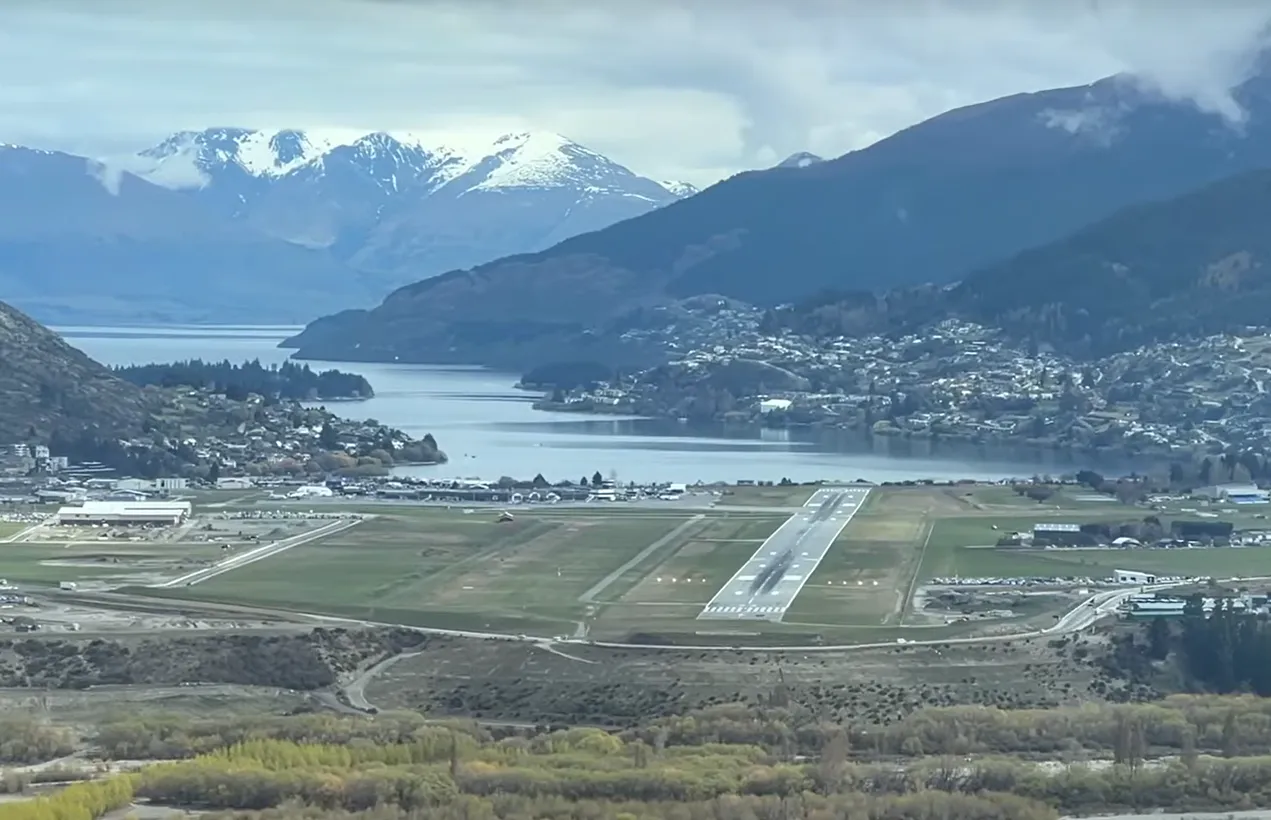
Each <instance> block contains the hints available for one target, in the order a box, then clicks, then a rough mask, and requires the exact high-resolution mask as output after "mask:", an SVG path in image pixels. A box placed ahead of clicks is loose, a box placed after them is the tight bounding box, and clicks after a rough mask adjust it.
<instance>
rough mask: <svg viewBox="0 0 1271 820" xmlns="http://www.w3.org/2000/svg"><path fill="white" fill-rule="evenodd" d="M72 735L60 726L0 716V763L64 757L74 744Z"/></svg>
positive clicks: (30, 761)
mask: <svg viewBox="0 0 1271 820" xmlns="http://www.w3.org/2000/svg"><path fill="white" fill-rule="evenodd" d="M74 742H75V737H74V736H73V735H72V734H71V733H70V732H69V731H67V730H66V729H64V728H62V727H60V726H50V725H48V724H46V723H41V722H38V721H34V720H30V719H28V718H18V717H5V718H0V763H7V764H15V765H19V766H21V765H25V764H28V763H41V762H43V761H45V760H53V759H55V758H59V757H64V756H65V755H68V754H70V753H71V752H72V751H73V750H74V748H75V746H74Z"/></svg>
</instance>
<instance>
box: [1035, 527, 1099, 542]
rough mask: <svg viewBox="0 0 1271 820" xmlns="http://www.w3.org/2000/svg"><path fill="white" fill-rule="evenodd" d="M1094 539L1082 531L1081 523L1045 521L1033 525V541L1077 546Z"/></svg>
mask: <svg viewBox="0 0 1271 820" xmlns="http://www.w3.org/2000/svg"><path fill="white" fill-rule="evenodd" d="M1093 540H1094V539H1093V538H1091V537H1090V536H1089V535H1087V534H1086V533H1084V532H1082V531H1081V525H1080V524H1055V523H1050V522H1047V523H1043V524H1034V525H1033V543H1034V544H1047V545H1053V546H1063V547H1075V546H1084V545H1088V544H1090V543H1091V542H1092V541H1093Z"/></svg>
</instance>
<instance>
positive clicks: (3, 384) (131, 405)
mask: <svg viewBox="0 0 1271 820" xmlns="http://www.w3.org/2000/svg"><path fill="white" fill-rule="evenodd" d="M145 416H146V407H145V403H144V401H143V399H142V392H141V389H140V388H137V387H134V386H133V385H130V384H128V383H126V382H124V381H123V380H122V379H119V378H117V377H116V376H115V375H114V374H112V373H111V372H110V370H109V369H107V368H106V367H105V366H103V365H101V364H98V363H97V362H96V361H94V360H92V359H91V358H89V357H88V356H87V355H86V354H84V353H83V352H81V351H80V350H78V349H77V348H74V347H72V346H71V345H70V344H68V343H67V342H66V341H65V340H64V339H62V337H60V336H58V335H57V334H56V333H54V332H53V331H51V330H49V329H48V328H46V327H44V326H43V325H41V324H39V323H38V322H36V321H35V320H34V319H32V318H31V317H30V316H27V315H26V314H25V313H23V312H22V311H20V310H18V309H16V308H14V307H13V306H11V305H9V304H6V303H4V302H0V442H3V443H5V444H11V443H15V442H30V443H36V442H47V441H48V440H49V438H50V436H51V435H52V434H53V432H54V431H58V432H61V433H63V434H69V433H74V432H77V431H80V430H85V429H89V428H96V429H100V430H103V431H108V432H113V433H125V432H136V431H139V430H140V429H141V426H142V422H143V421H144V419H145Z"/></svg>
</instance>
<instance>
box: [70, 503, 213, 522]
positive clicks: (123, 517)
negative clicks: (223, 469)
mask: <svg viewBox="0 0 1271 820" xmlns="http://www.w3.org/2000/svg"><path fill="white" fill-rule="evenodd" d="M190 511H191V507H190V502H188V501H85V502H84V503H83V504H82V505H79V506H75V507H62V508H60V509H59V510H58V511H57V515H56V516H55V520H56V522H57V523H58V524H78V525H79V526H89V527H91V526H102V525H112V524H113V525H116V526H132V527H137V526H161V527H162V526H167V527H174V526H177V525H179V524H184V523H185V522H186V521H188V520H189V518H190Z"/></svg>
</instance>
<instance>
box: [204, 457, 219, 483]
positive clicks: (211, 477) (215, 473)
mask: <svg viewBox="0 0 1271 820" xmlns="http://www.w3.org/2000/svg"><path fill="white" fill-rule="evenodd" d="M220 478H221V462H219V461H213V462H212V466H210V467H208V468H207V480H208V481H209V482H210V483H212V484H215V483H216V482H217V481H219V480H220Z"/></svg>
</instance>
